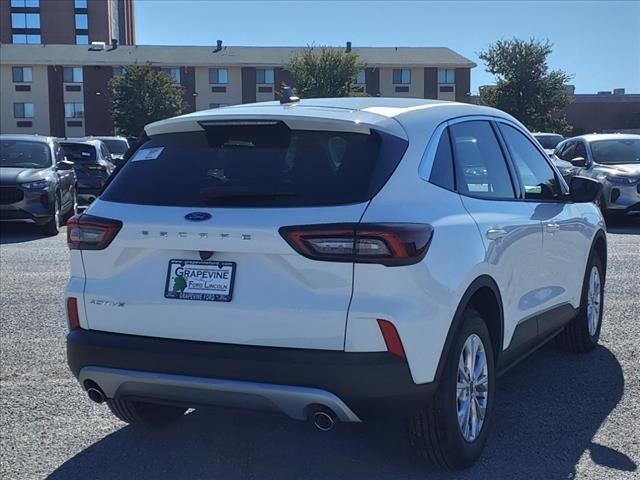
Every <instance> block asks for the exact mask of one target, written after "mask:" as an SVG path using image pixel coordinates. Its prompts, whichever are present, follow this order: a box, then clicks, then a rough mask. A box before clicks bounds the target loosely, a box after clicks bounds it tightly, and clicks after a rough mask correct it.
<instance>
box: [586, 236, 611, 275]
mask: <svg viewBox="0 0 640 480" xmlns="http://www.w3.org/2000/svg"><path fill="white" fill-rule="evenodd" d="M593 253H596V254H597V255H598V257H600V260H602V266H603V268H604V274H605V278H606V275H607V234H606V233H605V232H604V230H598V231H597V232H596V234H595V236H594V237H593V241H592V242H591V250H589V257H591V255H592V254H593Z"/></svg>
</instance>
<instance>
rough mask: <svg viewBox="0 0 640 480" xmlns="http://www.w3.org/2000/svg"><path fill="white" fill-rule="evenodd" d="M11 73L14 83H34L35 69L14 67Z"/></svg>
mask: <svg viewBox="0 0 640 480" xmlns="http://www.w3.org/2000/svg"><path fill="white" fill-rule="evenodd" d="M11 72H12V76H13V81H14V83H25V82H31V81H33V69H32V68H31V67H13V68H12V69H11Z"/></svg>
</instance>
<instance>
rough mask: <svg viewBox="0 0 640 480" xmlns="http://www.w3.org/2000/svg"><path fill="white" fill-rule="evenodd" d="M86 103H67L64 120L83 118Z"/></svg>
mask: <svg viewBox="0 0 640 480" xmlns="http://www.w3.org/2000/svg"><path fill="white" fill-rule="evenodd" d="M83 117H84V103H65V104H64V118H83Z"/></svg>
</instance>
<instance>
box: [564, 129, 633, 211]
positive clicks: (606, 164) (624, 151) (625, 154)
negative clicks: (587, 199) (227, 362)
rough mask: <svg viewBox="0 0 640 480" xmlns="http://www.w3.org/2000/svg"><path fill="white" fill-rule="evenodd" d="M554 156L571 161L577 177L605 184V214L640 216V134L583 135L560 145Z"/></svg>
mask: <svg viewBox="0 0 640 480" xmlns="http://www.w3.org/2000/svg"><path fill="white" fill-rule="evenodd" d="M555 154H556V156H558V157H559V158H560V159H561V160H566V161H569V162H571V163H572V164H573V166H574V167H576V168H577V170H576V172H575V174H576V175H580V176H584V177H591V178H595V179H596V180H598V181H600V182H602V184H603V189H602V196H601V198H600V200H599V203H600V208H601V210H602V212H603V213H604V214H612V213H620V214H636V215H638V214H640V135H632V134H618V133H611V134H595V133H594V134H590V135H581V136H579V137H573V138H570V139H568V140H565V141H563V142H561V143H560V144H558V146H557V147H556V151H555Z"/></svg>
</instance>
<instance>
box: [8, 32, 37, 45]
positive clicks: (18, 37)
mask: <svg viewBox="0 0 640 480" xmlns="http://www.w3.org/2000/svg"><path fill="white" fill-rule="evenodd" d="M11 41H12V42H13V43H28V44H31V43H34V44H38V43H42V42H41V41H40V35H24V34H13V36H12V38H11Z"/></svg>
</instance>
